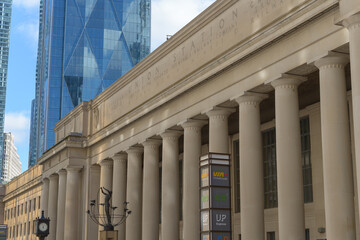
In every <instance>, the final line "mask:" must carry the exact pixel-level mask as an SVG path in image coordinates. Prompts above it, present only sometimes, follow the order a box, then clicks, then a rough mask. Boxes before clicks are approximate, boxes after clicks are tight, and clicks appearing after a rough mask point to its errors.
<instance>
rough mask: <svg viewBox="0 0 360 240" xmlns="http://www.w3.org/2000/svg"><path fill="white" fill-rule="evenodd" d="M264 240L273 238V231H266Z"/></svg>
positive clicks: (272, 239) (273, 239)
mask: <svg viewBox="0 0 360 240" xmlns="http://www.w3.org/2000/svg"><path fill="white" fill-rule="evenodd" d="M266 240H275V232H267V233H266Z"/></svg>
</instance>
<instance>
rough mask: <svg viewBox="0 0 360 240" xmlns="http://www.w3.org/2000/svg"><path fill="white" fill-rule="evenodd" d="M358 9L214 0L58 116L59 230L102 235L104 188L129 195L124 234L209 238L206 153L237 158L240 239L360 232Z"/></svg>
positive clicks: (332, 1)
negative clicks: (92, 211)
mask: <svg viewBox="0 0 360 240" xmlns="http://www.w3.org/2000/svg"><path fill="white" fill-rule="evenodd" d="M359 12H360V1H359V0H341V1H337V0H267V1H265V0H259V1H258V0H256V1H255V0H241V1H237V0H222V1H220V0H219V1H217V2H215V3H214V4H213V5H212V6H210V7H209V8H208V9H207V10H205V11H204V12H203V13H202V14H200V15H199V16H198V17H196V18H195V19H194V20H193V21H192V22H190V23H189V24H188V25H187V26H185V27H184V28H183V29H182V30H180V31H179V32H178V33H177V34H175V35H174V36H173V37H172V38H171V39H170V40H168V41H167V42H166V43H165V44H163V45H162V46H160V47H159V48H158V49H157V50H155V51H154V52H153V53H152V54H150V55H149V56H148V57H147V58H145V59H144V60H143V61H142V62H141V63H139V64H138V65H136V66H135V67H134V68H133V69H132V70H131V71H129V72H128V73H127V74H126V75H124V76H123V77H121V78H120V79H119V80H118V81H117V82H116V83H114V84H113V85H112V86H110V87H109V88H108V89H107V90H106V91H104V92H103V93H102V94H100V95H99V96H98V97H97V98H95V99H94V100H92V101H90V102H83V103H82V104H80V105H79V106H78V107H77V108H75V109H74V110H73V111H71V112H70V113H69V114H68V115H67V116H65V117H64V118H63V119H62V120H60V121H59V122H58V124H57V125H56V128H55V132H56V136H55V137H56V140H55V142H56V143H55V145H54V146H53V147H52V148H50V149H49V150H48V151H47V152H45V153H44V155H43V156H42V157H41V158H40V159H38V162H39V164H41V165H42V166H43V174H42V181H43V185H42V197H41V208H42V209H44V210H45V214H46V215H47V216H49V217H50V219H52V220H51V226H50V227H51V229H52V230H51V235H50V236H49V238H48V239H58V240H60V239H66V240H79V239H84V240H85V239H86V240H92V239H97V236H98V227H97V226H96V225H95V224H94V223H93V222H91V221H90V219H89V217H88V216H87V214H86V211H87V209H88V208H89V203H90V201H91V200H93V199H96V198H97V193H98V190H99V187H100V186H104V187H106V188H109V189H112V191H113V199H112V201H113V204H114V205H115V206H116V205H117V206H121V204H122V202H123V201H125V200H126V201H128V202H130V204H129V208H130V209H131V210H132V214H131V215H130V217H129V218H128V219H127V222H126V225H122V226H120V227H118V228H117V230H119V240H124V239H126V240H155V239H156V240H157V239H159V238H160V239H163V240H176V239H184V240H198V239H200V214H199V206H200V197H199V177H200V176H199V157H200V155H201V154H204V153H207V152H216V153H229V154H230V155H231V176H232V178H231V179H232V188H231V189H232V190H231V192H232V194H231V195H232V239H234V240H239V239H240V236H241V239H242V240H244V239H246V240H257V239H267V240H273V239H280V240H303V239H311V240H316V239H328V240H339V239H346V240H355V239H360V235H359V230H360V229H359V227H358V226H359V213H358V204H359V202H358V197H357V196H358V194H357V193H358V190H357V186H360V185H359V184H357V181H356V175H357V174H358V172H359V171H360V164H359V163H358V162H359V159H360V15H359ZM356 156H358V158H357V159H356ZM356 163H358V164H356ZM356 166H357V167H356ZM202 240H203V239H202Z"/></svg>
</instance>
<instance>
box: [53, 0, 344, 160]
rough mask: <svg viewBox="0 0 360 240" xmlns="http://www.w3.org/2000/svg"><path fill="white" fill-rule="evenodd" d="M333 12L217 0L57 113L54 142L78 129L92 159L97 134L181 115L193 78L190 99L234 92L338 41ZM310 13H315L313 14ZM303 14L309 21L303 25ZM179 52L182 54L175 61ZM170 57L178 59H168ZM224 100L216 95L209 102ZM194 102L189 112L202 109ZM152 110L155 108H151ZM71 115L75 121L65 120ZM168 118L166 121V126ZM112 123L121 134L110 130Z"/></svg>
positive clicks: (293, 4)
mask: <svg viewBox="0 0 360 240" xmlns="http://www.w3.org/2000/svg"><path fill="white" fill-rule="evenodd" d="M270 6H271V7H270ZM338 11H339V10H338V5H337V1H329V0H322V1H318V0H316V1H314V0H312V1H309V0H308V1H305V0H296V1H279V0H272V1H267V2H266V3H265V1H264V2H263V5H260V4H259V3H257V2H256V1H233V0H227V1H217V2H216V3H214V4H213V5H212V6H211V7H210V8H208V9H207V10H206V11H204V12H203V13H202V14H200V15H199V16H198V17H197V18H195V19H194V20H193V21H192V22H190V23H189V24H188V25H187V26H185V27H184V28H183V29H182V30H180V31H179V32H178V33H177V34H175V35H174V36H173V37H172V38H171V39H170V40H169V41H167V42H166V43H164V44H163V45H162V46H160V47H159V48H158V49H157V50H155V51H154V52H153V53H152V54H150V55H149V56H148V57H147V58H146V59H144V60H143V61H142V62H141V63H140V64H138V65H137V66H135V67H134V68H133V69H132V70H130V71H129V72H128V73H127V74H126V75H124V76H123V77H122V78H120V79H119V81H117V82H116V83H114V84H113V85H112V86H110V87H109V88H108V89H107V90H106V91H104V92H103V93H102V94H100V95H99V96H98V97H97V98H95V99H94V100H92V101H90V102H88V103H83V104H82V105H80V106H78V107H77V108H76V109H75V110H74V111H72V112H71V113H70V114H69V115H67V116H65V117H64V118H63V119H62V120H60V121H59V122H58V124H57V126H56V128H55V132H56V142H58V141H60V140H61V139H62V138H63V137H65V136H66V135H68V134H70V132H73V131H74V132H78V133H82V135H83V136H85V137H86V138H87V141H86V143H85V145H86V146H93V151H92V154H91V157H94V160H93V161H94V162H97V161H99V160H100V159H101V155H99V154H101V152H100V149H104V147H103V144H102V143H101V141H102V140H104V139H106V138H107V137H108V136H110V135H111V136H112V138H113V140H112V145H116V142H123V143H122V144H126V145H127V146H131V145H133V144H134V143H135V141H137V142H141V141H143V140H144V139H143V137H140V138H139V139H138V138H136V135H137V133H139V132H143V131H145V130H146V128H145V127H143V126H137V125H136V120H137V119H139V118H141V117H142V118H143V119H144V118H148V119H149V121H150V122H151V124H152V126H154V125H156V123H159V124H160V122H161V121H162V117H161V116H163V115H164V111H167V112H166V114H167V116H169V117H171V116H176V115H177V116H179V115H181V114H185V111H189V107H188V105H185V104H182V102H184V92H185V91H187V90H190V89H194V88H196V87H197V86H200V84H201V87H203V88H208V90H207V91H206V92H205V91H203V92H204V93H203V94H202V95H199V94H198V96H196V98H195V97H192V100H193V104H192V105H195V103H201V101H203V100H204V99H207V98H208V97H210V96H212V95H214V94H215V93H216V92H217V91H219V90H220V89H223V90H226V89H227V90H226V91H228V92H230V91H232V90H231V88H232V89H236V88H235V87H234V86H237V87H238V88H237V91H238V89H243V90H244V91H246V90H248V89H251V88H254V87H256V86H258V85H261V84H263V83H264V82H265V81H267V80H269V79H272V78H276V77H277V76H278V75H280V74H281V73H283V72H286V71H289V70H290V69H293V68H294V67H296V66H300V65H303V64H306V63H307V62H308V61H310V60H311V59H313V58H315V57H316V56H318V55H321V54H323V52H325V51H326V49H327V48H325V47H323V48H322V46H325V45H324V44H323V42H324V41H323V40H322V38H323V37H324V36H329V35H330V37H329V38H332V39H333V41H330V42H329V43H328V41H327V43H328V44H330V45H332V46H333V48H335V47H336V46H339V45H342V44H345V43H346V42H347V41H348V38H347V37H346V34H344V32H345V31H346V29H344V28H342V27H339V26H335V25H334V19H335V15H337V14H338ZM324 14H325V16H321V15H324ZM317 16H318V17H321V19H322V20H319V21H315V19H316V17H317ZM309 19H312V20H313V22H312V25H306V22H307V21H308V20H309ZM199 26H201V27H200V28H199ZM296 28H299V34H301V35H302V37H301V38H299V37H298V35H299V34H292V35H289V33H290V32H293V29H296ZM301 28H306V29H307V30H306V31H301ZM210 32H211V33H212V35H211V36H210V35H209V34H210ZM300 32H301V33H300ZM204 34H205V35H209V36H208V37H205V35H204ZM331 36H332V37H331ZM269 43H271V44H269ZM194 46H195V47H194ZM327 47H329V46H327ZM260 50H261V51H260ZM259 51H260V52H259ZM183 54H184V60H182V61H179V60H178V59H179V58H180V56H182V55H183ZM190 55H191V58H190ZM299 55H301V57H299ZM285 57H286V59H284V58H285ZM192 59H193V60H192ZM175 60H176V61H179V62H177V64H175V65H174V61H175ZM280 62H284V63H283V64H279V63H280ZM240 64H241V67H240ZM258 66H263V68H262V69H259V68H258ZM234 75H236V76H237V77H236V78H234ZM220 78H221V79H223V80H222V82H221V84H220V85H219V84H218V85H219V86H217V85H216V84H215V83H214V82H217V83H219V79H220ZM204 84H205V85H206V86H204ZM190 91H191V90H190ZM187 97H188V96H187ZM130 99H131V100H130ZM170 100H172V102H169V101H170ZM226 100H227V99H221V100H220V99H217V102H214V105H216V104H218V103H220V102H223V101H226ZM165 103H166V105H167V106H166V107H164V104H165ZM171 105H173V106H171ZM181 105H183V106H181ZM197 105H198V106H196V107H195V108H197V109H193V110H192V114H193V115H196V114H198V113H201V112H203V111H204V110H205V109H204V108H201V107H200V106H199V105H200V104H197ZM165 109H166V110H165ZM154 111H156V112H157V114H153V115H152V112H154ZM150 115H152V116H151V117H148V116H150ZM74 116H76V120H71V119H72V118H73V117H74ZM79 116H82V117H79ZM85 116H86V117H85ZM150 119H151V120H150ZM175 121H176V120H175ZM176 124H178V122H172V121H169V125H176ZM130 125H131V126H132V127H130ZM160 128H164V129H166V128H167V126H161V127H160ZM85 129H86V130H85ZM120 129H121V130H122V134H121V135H120V136H119V135H114V133H117V132H119V130H120ZM127 129H133V130H127ZM134 129H136V130H135V132H134ZM129 131H130V132H129ZM150 135H151V134H150ZM130 138H131V140H130ZM126 140H128V141H126ZM100 145H101V146H100ZM98 146H99V147H98ZM109 148H110V147H106V149H109ZM115 152H116V151H114V153H115ZM111 154H112V152H111V153H110V155H111ZM96 155H99V156H96Z"/></svg>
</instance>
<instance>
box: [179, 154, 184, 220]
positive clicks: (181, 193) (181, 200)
mask: <svg viewBox="0 0 360 240" xmlns="http://www.w3.org/2000/svg"><path fill="white" fill-rule="evenodd" d="M179 183H180V188H179V190H180V207H179V210H180V213H179V216H180V220H183V211H182V210H183V160H180V161H179Z"/></svg>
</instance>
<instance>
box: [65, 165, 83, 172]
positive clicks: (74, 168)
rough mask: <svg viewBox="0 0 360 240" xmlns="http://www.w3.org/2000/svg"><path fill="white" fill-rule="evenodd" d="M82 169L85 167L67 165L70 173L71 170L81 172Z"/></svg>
mask: <svg viewBox="0 0 360 240" xmlns="http://www.w3.org/2000/svg"><path fill="white" fill-rule="evenodd" d="M81 169H83V166H67V167H66V171H67V172H68V173H70V172H72V173H73V172H80V171H81Z"/></svg>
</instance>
